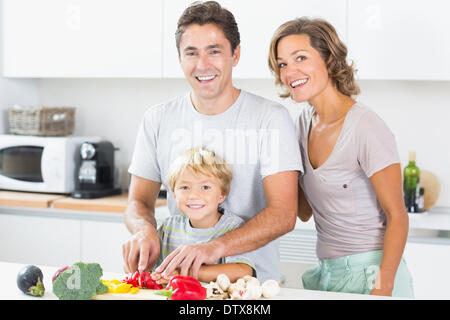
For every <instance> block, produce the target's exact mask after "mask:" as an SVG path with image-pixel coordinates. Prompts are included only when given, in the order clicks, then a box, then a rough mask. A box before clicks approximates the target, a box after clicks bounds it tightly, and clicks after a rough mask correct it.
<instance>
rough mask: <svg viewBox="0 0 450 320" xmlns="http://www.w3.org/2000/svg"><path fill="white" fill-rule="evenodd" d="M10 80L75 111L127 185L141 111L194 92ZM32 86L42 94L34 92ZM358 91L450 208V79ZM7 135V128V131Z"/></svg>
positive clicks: (121, 83)
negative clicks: (108, 150) (111, 148)
mask: <svg viewBox="0 0 450 320" xmlns="http://www.w3.org/2000/svg"><path fill="white" fill-rule="evenodd" d="M5 81H13V82H12V83H8V84H7V85H8V86H13V87H14V88H15V87H17V85H18V84H19V83H21V86H22V89H24V92H25V93H28V95H27V94H26V95H27V96H30V92H31V96H32V95H33V94H36V91H37V93H38V101H39V104H41V105H48V106H57V105H69V104H70V105H73V106H76V107H77V112H76V125H75V134H77V135H100V136H102V137H104V138H106V139H108V140H110V141H112V142H113V143H114V145H115V146H116V147H118V148H120V151H119V152H118V153H117V162H118V165H119V166H120V167H121V168H122V171H123V177H122V178H123V181H124V182H123V184H124V186H126V182H127V179H126V171H127V167H128V164H129V162H130V160H131V156H132V152H133V148H134V142H135V138H136V134H137V130H138V127H139V124H140V121H141V119H142V117H143V114H144V112H145V111H146V110H147V109H148V108H149V107H150V106H152V105H155V104H158V103H162V102H165V101H168V100H170V99H172V98H173V97H175V96H176V95H179V94H184V93H185V92H186V91H187V90H189V86H188V84H187V83H186V81H185V80H183V79H37V80H29V79H25V80H21V79H16V80H7V79H4V78H0V91H2V83H3V88H4V86H5V83H6V82H5ZM21 81H22V82H21ZM32 81H33V83H35V87H37V89H30V86H31V87H32V85H31V83H32ZM14 82H15V84H14ZM234 82H235V85H236V86H237V87H239V88H242V89H245V90H248V91H251V92H254V93H256V94H259V95H262V96H264V97H266V98H269V99H272V100H276V101H279V102H281V103H282V104H284V105H285V106H286V107H287V108H288V109H289V111H290V112H291V115H292V117H293V118H295V117H296V116H297V115H298V113H299V112H300V111H301V109H302V107H303V106H302V105H294V103H293V102H291V101H290V100H282V99H280V98H279V97H278V96H277V89H276V87H275V86H274V84H273V81H271V80H264V79H258V80H256V79H254V80H253V79H252V80H249V79H235V80H234ZM360 86H361V95H360V96H359V97H358V100H359V101H361V102H363V103H365V104H366V105H367V106H369V107H371V108H373V109H374V110H375V111H376V112H377V113H378V114H379V115H380V116H381V117H382V118H383V119H384V120H385V121H386V123H387V124H388V126H389V127H390V128H391V130H392V131H393V133H394V134H395V136H396V139H397V144H398V148H399V153H400V157H401V161H402V165H403V166H404V165H406V163H407V160H408V152H409V151H410V150H415V151H416V153H417V165H418V166H419V167H420V168H422V169H426V170H429V171H431V172H433V173H434V174H436V175H437V176H438V178H439V180H440V183H441V195H440V198H439V200H438V202H437V204H436V205H437V206H445V207H450V197H449V196H448V195H450V166H448V163H450V149H449V148H448V147H447V143H446V139H447V137H450V125H449V123H448V119H450V105H449V102H448V101H450V82H447V81H442V82H439V81H360ZM18 88H19V89H20V87H18ZM25 89H26V90H25ZM19 92H20V90H19ZM0 96H1V95H0ZM0 99H1V98H0ZM21 99H22V101H23V100H24V99H23V97H22V98H21V97H20V95H19V94H17V95H15V96H14V97H12V98H11V97H10V98H9V99H8V100H7V101H2V100H0V102H1V103H0V108H1V109H3V114H4V113H5V110H6V108H7V106H8V105H10V104H11V103H13V102H14V103H17V102H18V101H21ZM25 100H26V99H25ZM28 102H29V103H34V102H36V98H35V99H30V98H29V99H28ZM3 122H5V121H4V120H3ZM0 129H2V125H1V124H0ZM4 130H5V129H4V128H3V129H2V132H4Z"/></svg>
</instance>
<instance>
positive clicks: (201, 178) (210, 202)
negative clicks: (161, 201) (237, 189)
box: [174, 169, 226, 228]
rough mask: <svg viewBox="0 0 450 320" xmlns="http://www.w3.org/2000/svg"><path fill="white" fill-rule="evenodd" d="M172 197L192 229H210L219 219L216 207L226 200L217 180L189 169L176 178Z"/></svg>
mask: <svg viewBox="0 0 450 320" xmlns="http://www.w3.org/2000/svg"><path fill="white" fill-rule="evenodd" d="M174 197H175V200H176V202H177V206H178V209H179V210H180V211H181V212H182V213H184V214H185V215H186V216H187V217H188V218H189V220H190V222H191V225H192V227H194V228H212V227H213V226H214V225H215V224H216V222H217V221H219V219H220V213H219V212H218V207H219V205H220V204H221V203H222V202H223V201H224V200H225V198H226V196H225V195H224V194H222V190H221V187H220V182H219V179H217V178H216V177H214V176H212V175H204V174H201V173H194V172H193V171H192V170H189V169H187V170H184V171H183V172H181V174H180V176H179V177H178V179H177V181H176V183H175V190H174Z"/></svg>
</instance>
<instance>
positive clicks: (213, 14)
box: [175, 1, 241, 55]
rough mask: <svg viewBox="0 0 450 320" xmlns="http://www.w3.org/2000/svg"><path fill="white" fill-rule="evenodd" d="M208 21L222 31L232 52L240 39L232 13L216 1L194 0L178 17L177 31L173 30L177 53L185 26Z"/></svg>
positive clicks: (203, 23)
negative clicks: (202, 0) (203, 0)
mask: <svg viewBox="0 0 450 320" xmlns="http://www.w3.org/2000/svg"><path fill="white" fill-rule="evenodd" d="M208 23H212V24H215V25H216V26H217V27H219V28H220V29H221V30H222V31H223V33H224V34H225V37H226V38H227V39H228V41H230V45H231V53H234V50H235V49H236V47H237V46H238V45H239V44H240V42H241V39H240V34H239V29H238V26H237V23H236V20H235V19H234V16H233V14H232V13H231V12H230V11H228V10H227V9H225V8H223V7H222V6H221V5H220V4H219V3H217V2H216V1H206V2H200V1H196V2H194V3H192V4H191V5H190V6H189V7H187V8H186V9H185V10H184V12H183V14H182V15H181V17H180V18H179V19H178V26H177V31H176V32H175V40H176V45H177V50H178V55H179V54H180V42H181V37H182V36H183V33H184V32H185V31H186V28H187V27H188V26H189V25H191V24H198V25H201V26H203V25H205V24H208Z"/></svg>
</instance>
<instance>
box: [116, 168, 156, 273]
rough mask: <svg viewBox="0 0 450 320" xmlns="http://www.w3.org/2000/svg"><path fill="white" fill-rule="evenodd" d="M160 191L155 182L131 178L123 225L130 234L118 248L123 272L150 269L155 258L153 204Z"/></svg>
mask: <svg viewBox="0 0 450 320" xmlns="http://www.w3.org/2000/svg"><path fill="white" fill-rule="evenodd" d="M160 188H161V183H159V182H154V181H151V180H146V179H143V178H140V177H138V176H135V175H132V176H131V181H130V187H129V191H128V204H127V209H126V211H125V224H126V226H127V228H128V230H130V232H131V233H132V234H133V235H132V236H131V238H130V240H128V241H127V242H125V243H124V244H123V245H122V255H123V261H124V267H123V269H124V271H125V272H126V273H130V272H136V271H138V270H139V271H140V272H142V271H145V270H146V269H150V268H152V267H153V266H154V265H155V263H156V261H157V259H158V256H159V251H160V249H159V238H158V233H157V231H156V220H155V202H156V199H157V197H158V193H159V189H160Z"/></svg>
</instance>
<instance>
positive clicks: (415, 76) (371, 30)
mask: <svg viewBox="0 0 450 320" xmlns="http://www.w3.org/2000/svg"><path fill="white" fill-rule="evenodd" d="M348 1H349V8H348V44H349V50H350V56H351V58H352V59H354V61H355V63H356V68H357V69H358V70H359V71H358V78H359V79H382V80H450V59H449V57H450V31H449V30H450V20H449V19H448V12H449V11H450V3H449V2H448V1H442V0H429V1H426V2H423V1H420V0H396V1H390V0H348Z"/></svg>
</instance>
